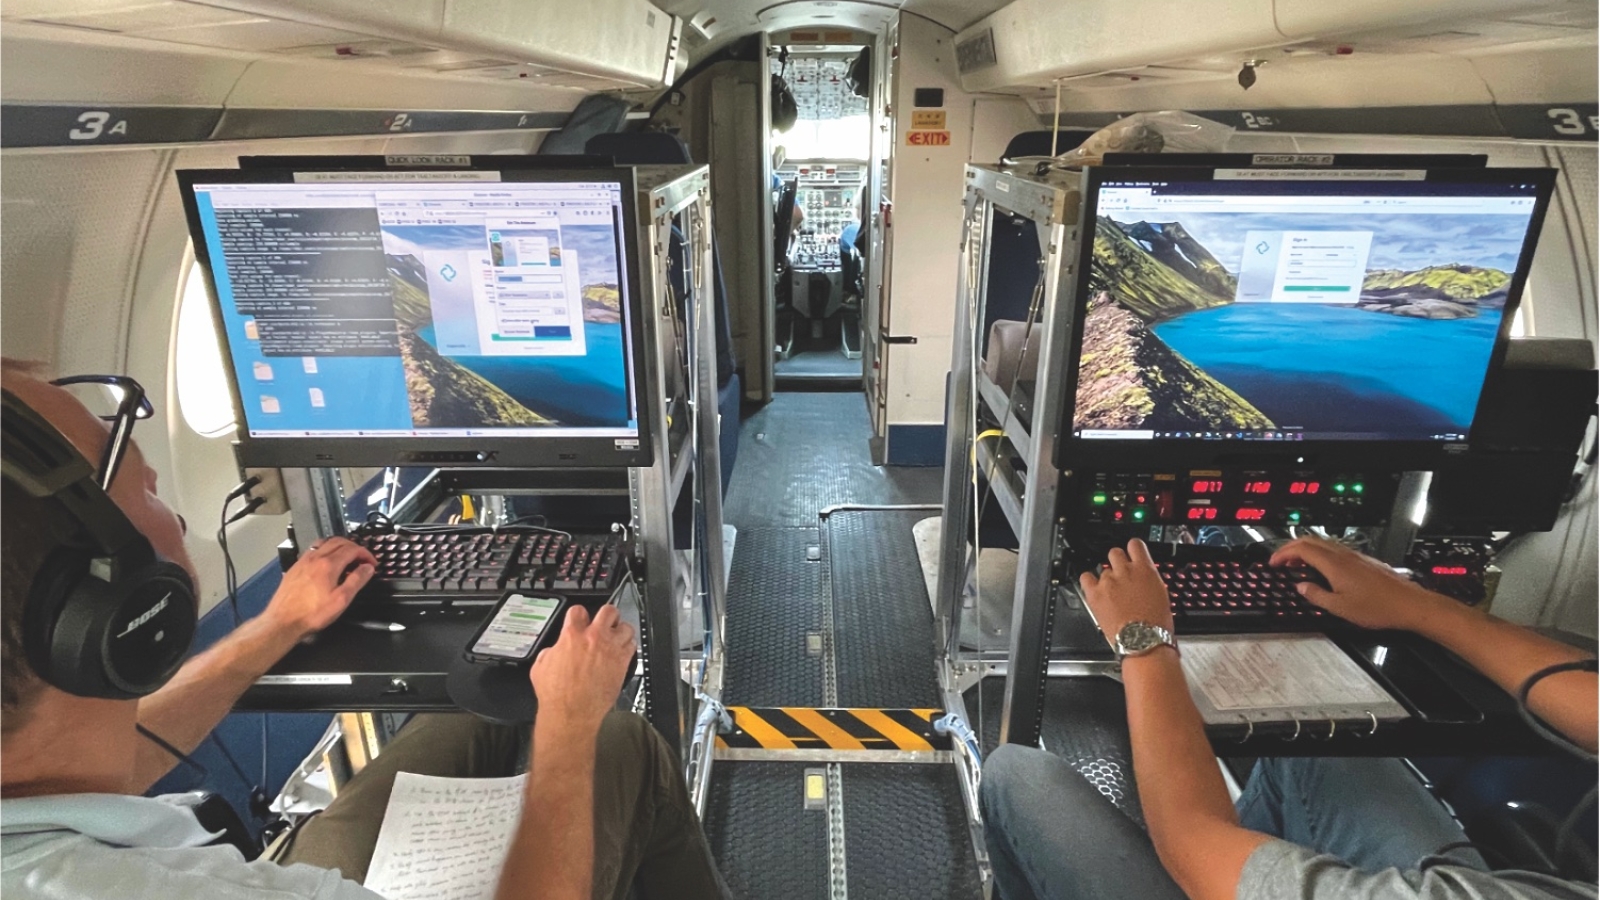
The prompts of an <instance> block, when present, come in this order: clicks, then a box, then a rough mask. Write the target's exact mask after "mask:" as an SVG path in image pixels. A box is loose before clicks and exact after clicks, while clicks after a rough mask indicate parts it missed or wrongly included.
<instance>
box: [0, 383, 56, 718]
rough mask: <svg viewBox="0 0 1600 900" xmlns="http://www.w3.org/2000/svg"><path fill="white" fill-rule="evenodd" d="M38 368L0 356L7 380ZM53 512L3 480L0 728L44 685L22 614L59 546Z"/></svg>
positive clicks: (20, 714) (25, 709)
mask: <svg viewBox="0 0 1600 900" xmlns="http://www.w3.org/2000/svg"><path fill="white" fill-rule="evenodd" d="M42 369H43V367H42V366H40V365H39V364H37V363H31V362H23V361H20V360H14V359H0V374H3V375H4V377H5V380H6V381H7V382H10V381H12V380H14V379H21V378H31V379H36V380H42V374H43V373H42ZM54 515H55V510H54V509H52V508H51V501H49V500H41V499H39V498H37V497H34V496H33V495H31V494H29V493H28V492H27V491H26V490H24V489H23V488H22V487H21V486H20V485H18V484H15V483H13V482H11V481H9V480H7V481H6V482H5V485H4V489H3V492H0V734H9V733H11V732H13V731H15V730H16V729H18V728H21V727H22V726H23V725H24V724H25V723H26V722H27V720H28V714H29V712H30V711H31V708H32V706H33V701H34V699H35V698H37V697H38V695H39V691H40V689H41V688H43V687H44V682H43V681H41V680H39V676H38V675H37V674H35V673H34V671H33V667H32V666H31V665H29V664H28V653H27V649H26V646H25V645H24V644H23V642H22V617H23V615H24V613H25V612H26V611H27V606H28V593H29V592H30V591H31V590H32V589H33V580H34V576H35V575H37V574H38V573H39V567H40V566H41V565H43V564H44V561H45V559H47V558H48V557H49V556H50V554H51V553H53V552H54V551H55V550H56V548H58V547H60V546H61V540H60V538H59V537H58V536H57V535H56V533H55V529H53V528H50V527H47V524H46V523H48V522H50V521H52V519H53V517H54Z"/></svg>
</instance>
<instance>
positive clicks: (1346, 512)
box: [1063, 469, 1400, 528]
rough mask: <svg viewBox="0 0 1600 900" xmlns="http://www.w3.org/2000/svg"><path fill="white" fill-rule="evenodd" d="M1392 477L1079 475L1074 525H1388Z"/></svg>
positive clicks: (1073, 483) (1226, 472)
mask: <svg viewBox="0 0 1600 900" xmlns="http://www.w3.org/2000/svg"><path fill="white" fill-rule="evenodd" d="M1399 480H1400V479H1399V475H1398V474H1397V473H1392V472H1383V473H1374V472H1355V471H1348V472H1335V471H1313V470H1301V469H1176V470H1171V471H1166V472H1132V473H1130V472H1093V473H1082V474H1081V475H1077V476H1073V477H1072V478H1071V480H1070V482H1069V484H1068V485H1067V490H1066V491H1065V492H1064V493H1063V498H1064V499H1065V500H1066V503H1065V504H1064V509H1065V510H1067V513H1066V514H1067V516H1068V521H1069V522H1070V521H1076V522H1077V523H1081V524H1084V525H1093V526H1122V525H1127V526H1141V525H1192V526H1205V525H1266V526H1273V527H1280V528H1281V527H1287V526H1300V525H1306V526H1310V525H1324V526H1335V527H1345V526H1351V525H1364V526H1372V525H1382V524H1384V523H1385V522H1387V521H1388V519H1389V512H1390V508H1391V507H1392V506H1393V505H1394V499H1395V493H1396V491H1397V490H1398V486H1399Z"/></svg>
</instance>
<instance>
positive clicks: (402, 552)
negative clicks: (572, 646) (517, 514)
mask: <svg viewBox="0 0 1600 900" xmlns="http://www.w3.org/2000/svg"><path fill="white" fill-rule="evenodd" d="M352 539H353V540H354V541H355V542H356V543H358V544H360V545H362V546H363V547H366V548H367V549H368V550H371V551H372V555H374V556H376V557H377V558H378V571H377V574H376V575H375V576H374V578H373V583H374V590H375V591H376V592H377V593H381V594H401V593H423V594H437V593H446V594H450V593H474V594H482V593H495V592H498V591H502V590H506V589H510V588H523V589H532V590H550V591H565V592H569V593H570V592H580V593H581V592H591V591H592V592H605V593H610V592H611V590H612V589H613V588H615V587H616V584H617V580H618V578H619V577H620V576H621V574H622V569H623V563H622V542H621V540H620V539H619V538H618V537H617V536H616V535H613V534H574V535H566V534H556V533H552V532H532V531H530V532H520V531H517V532H513V531H499V532H492V533H491V532H477V533H473V532H459V531H452V532H438V531H435V532H404V531H401V532H391V533H388V534H369V535H360V536H357V537H354V538H352ZM364 593H365V592H364Z"/></svg>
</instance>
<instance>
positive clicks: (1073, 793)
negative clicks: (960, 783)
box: [979, 744, 1183, 900]
mask: <svg viewBox="0 0 1600 900" xmlns="http://www.w3.org/2000/svg"><path fill="white" fill-rule="evenodd" d="M979 799H980V800H981V802H982V806H983V822H984V836H985V843H986V844H987V845H988V849H989V859H990V862H991V863H992V864H993V866H994V873H995V887H996V888H997V889H998V895H999V897H1000V898H1002V900H1072V898H1079V897H1095V898H1105V900H1117V898H1124V897H1126V898H1130V900H1131V898H1138V900H1183V891H1181V890H1179V889H1178V885H1177V884H1176V883H1174V882H1173V880H1172V878H1171V877H1169V876H1168V875H1167V872H1166V870H1165V869H1163V868H1162V867H1161V861H1160V860H1159V859H1158V858H1157V857H1156V850H1155V847H1154V846H1152V845H1151V844H1150V839H1149V837H1148V836H1147V835H1146V834H1145V833H1144V831H1143V829H1141V828H1140V827H1139V826H1138V825H1136V824H1134V822H1133V820H1132V819H1129V818H1128V817H1127V816H1125V815H1123V814H1122V812H1121V811H1120V810H1118V809H1117V808H1116V807H1115V806H1113V805H1112V804H1111V801H1110V800H1108V799H1107V798H1106V797H1105V796H1104V795H1102V794H1101V793H1100V792H1099V791H1097V790H1095V788H1094V785H1092V784H1090V783H1089V782H1088V780H1087V779H1085V778H1084V777H1083V776H1082V775H1080V774H1078V772H1077V771H1076V770H1075V769H1073V768H1072V767H1071V766H1070V765H1068V764H1067V762H1066V761H1065V760H1063V759H1060V758H1059V757H1056V756H1053V755H1051V754H1049V753H1046V752H1044V751H1043V750H1037V749H1034V748H1031V747H1021V746H1018V745H1016V744H1006V745H1004V746H1001V747H999V748H997V749H996V750H995V751H994V752H993V753H991V754H989V758H988V759H987V760H986V761H984V764H983V781H982V784H981V787H980V789H979Z"/></svg>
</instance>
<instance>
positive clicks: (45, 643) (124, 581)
mask: <svg viewBox="0 0 1600 900" xmlns="http://www.w3.org/2000/svg"><path fill="white" fill-rule="evenodd" d="M0 444H3V450H4V453H3V463H4V465H3V472H4V475H5V479H6V480H7V481H9V482H12V483H13V484H15V485H17V486H18V487H20V488H22V489H23V490H25V491H27V492H28V494H30V495H31V496H33V497H37V498H39V499H42V500H47V501H49V503H50V505H51V506H53V507H54V509H52V511H51V516H50V521H47V522H40V523H38V527H40V528H47V529H50V531H51V533H52V534H53V535H54V536H56V538H57V540H58V541H59V542H61V543H62V544H63V546H60V547H58V548H57V549H56V550H54V551H53V552H51V553H50V555H49V556H48V557H46V559H45V561H44V563H43V564H42V565H41V566H40V567H39V571H38V573H37V574H35V575H34V577H33V584H32V585H31V587H30V588H29V590H28V601H27V608H26V610H25V612H24V615H23V626H22V627H23V643H24V646H25V647H26V650H27V655H28V664H29V665H30V666H31V667H32V668H33V671H34V672H36V673H37V674H38V675H39V677H40V678H43V679H44V680H45V681H46V682H48V683H49V684H51V685H54V686H55V687H57V688H60V689H61V690H63V691H66V692H67V693H69V694H74V695H77V696H79V697H103V698H106V699H112V700H126V699H132V698H135V697H143V696H145V695H146V694H149V693H152V692H154V691H155V690H156V689H158V688H160V687H161V686H162V685H163V684H166V683H167V679H169V678H171V677H172V675H173V673H174V672H176V671H177V670H178V666H179V665H181V664H182V663H183V660H184V657H185V656H187V655H188V652H189V643H190V641H191V640H192V639H193V638H194V629H195V624H196V622H197V620H198V618H199V608H198V606H197V605H196V603H195V595H194V585H193V583H192V582H191V581H190V580H189V574H188V573H187V572H186V571H184V569H183V567H182V566H179V565H178V564H176V563H173V562H171V561H169V560H167V559H163V558H162V557H161V555H160V554H159V553H157V552H156V550H155V548H154V547H152V546H151V545H150V541H149V540H148V539H147V538H146V537H145V536H144V535H143V534H141V533H140V532H139V530H138V529H137V528H135V527H134V526H133V523H132V522H130V521H128V517H127V516H126V515H124V514H123V512H122V510H121V509H120V508H118V506H117V504H116V503H115V502H114V501H112V499H111V498H110V497H109V496H107V495H106V492H105V491H103V490H101V489H100V486H99V484H97V483H96V482H95V477H94V475H95V472H94V467H93V466H92V465H90V464H89V461H88V460H86V459H84V457H83V455H82V454H80V453H79V452H78V451H77V449H76V448H74V447H73V446H72V443H71V442H70V441H68V440H67V439H66V437H65V436H63V435H62V434H61V432H60V431H58V430H56V428H55V426H53V425H51V424H50V423H49V422H48V421H46V420H45V418H44V417H43V416H41V415H39V414H38V413H37V412H35V411H34V410H33V409H31V408H30V407H29V406H28V405H27V404H25V403H23V402H22V401H21V400H20V399H18V398H17V397H16V395H14V394H12V393H11V392H10V391H5V392H4V409H3V419H0Z"/></svg>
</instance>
